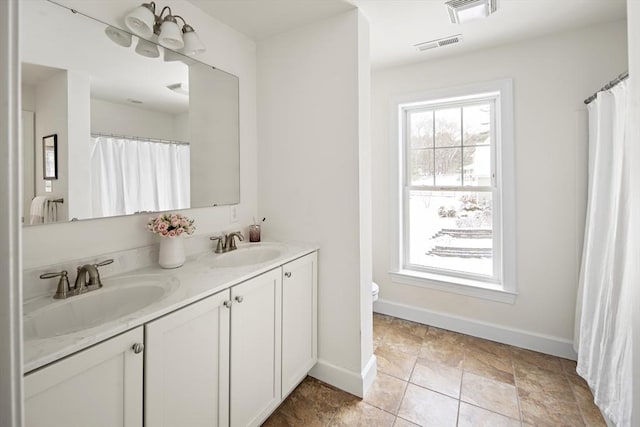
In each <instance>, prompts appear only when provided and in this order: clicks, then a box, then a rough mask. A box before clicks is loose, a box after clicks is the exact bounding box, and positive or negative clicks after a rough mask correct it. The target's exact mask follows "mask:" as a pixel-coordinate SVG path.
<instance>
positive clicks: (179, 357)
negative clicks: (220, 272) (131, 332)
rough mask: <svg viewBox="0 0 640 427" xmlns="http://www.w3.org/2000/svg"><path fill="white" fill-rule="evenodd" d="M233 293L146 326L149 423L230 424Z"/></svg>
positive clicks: (174, 426) (166, 426)
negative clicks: (230, 324)
mask: <svg viewBox="0 0 640 427" xmlns="http://www.w3.org/2000/svg"><path fill="white" fill-rule="evenodd" d="M228 300H229V291H224V292H221V293H219V294H216V295H213V296H211V297H209V298H207V299H204V300H202V301H200V302H197V303H195V304H192V305H190V306H188V307H185V308H183V309H180V310H178V311H176V312H174V313H171V314H169V315H167V316H165V317H162V318H160V319H158V320H155V321H153V322H150V323H148V324H146V325H145V338H146V351H145V353H146V354H145V410H144V413H145V425H146V426H147V427H179V426H189V427H199V426H202V427H205V426H206V427H212V426H227V425H228V424H229V316H230V314H229V308H227V306H225V301H226V302H227V304H228V303H229V302H228Z"/></svg>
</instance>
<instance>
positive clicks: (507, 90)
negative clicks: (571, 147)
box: [389, 79, 517, 304]
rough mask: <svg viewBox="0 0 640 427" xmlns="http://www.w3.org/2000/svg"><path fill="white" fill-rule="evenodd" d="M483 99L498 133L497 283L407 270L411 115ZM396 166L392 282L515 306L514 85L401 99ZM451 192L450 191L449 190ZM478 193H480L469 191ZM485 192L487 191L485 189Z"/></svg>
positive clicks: (396, 104)
mask: <svg viewBox="0 0 640 427" xmlns="http://www.w3.org/2000/svg"><path fill="white" fill-rule="evenodd" d="M478 98H482V99H489V98H492V99H495V107H494V108H495V114H494V118H495V123H494V128H493V129H492V132H493V135H492V138H493V137H495V138H493V141H492V144H493V146H492V148H493V149H492V162H495V163H494V166H495V167H494V168H492V169H493V170H494V172H495V177H494V178H493V181H494V183H493V185H492V187H494V186H495V187H496V189H495V190H494V191H492V194H493V196H494V198H495V200H494V202H496V203H495V204H494V208H493V215H494V223H493V233H494V235H495V239H496V241H497V244H496V246H497V247H496V248H494V256H493V262H494V272H495V277H493V278H492V279H489V278H483V277H481V276H476V275H473V274H465V273H461V272H451V273H450V274H448V273H446V272H445V270H438V269H429V268H420V267H415V266H413V267H412V266H410V265H404V259H405V254H406V253H408V252H407V251H408V242H406V241H405V240H406V239H405V224H406V223H407V221H408V214H407V213H406V212H405V201H406V199H407V197H408V190H407V188H406V185H407V183H406V179H407V177H408V173H407V168H406V167H405V165H406V159H407V155H406V151H405V148H406V147H405V132H406V128H405V125H406V123H405V116H406V113H407V111H411V110H416V109H419V108H421V107H424V108H428V107H429V106H430V105H431V106H433V105H434V104H437V105H438V106H440V105H442V104H445V103H450V104H452V105H453V104H456V103H457V104H460V103H464V102H470V101H471V102H473V101H475V100H476V99H478ZM391 108H392V120H391V130H392V136H391V138H392V141H393V144H391V147H392V153H391V156H390V157H391V159H392V165H391V173H392V179H391V193H392V194H391V197H392V198H391V200H392V203H391V204H390V205H391V206H390V207H391V212H390V218H391V222H392V223H391V228H390V230H391V236H390V238H391V244H392V245H391V248H392V250H391V262H390V264H391V270H390V272H389V274H390V276H391V280H392V281H393V282H396V283H402V284H409V285H416V286H422V287H426V288H431V289H437V290H442V291H447V292H453V293H457V294H463V295H469V296H474V297H478V298H483V299H488V300H492V301H499V302H505V303H511V304H513V303H514V302H515V299H516V296H517V291H516V239H515V232H516V227H515V168H514V163H515V147H514V124H513V82H512V80H511V79H504V80H498V81H491V82H485V83H478V84H472V85H466V86H460V87H456V88H449V89H438V90H433V91H428V92H419V93H413V94H408V95H404V96H400V97H397V98H395V99H394V100H393V102H392V106H391ZM444 189H445V190H446V188H444ZM464 190H466V191H474V187H465V188H464ZM482 190H487V189H486V188H482Z"/></svg>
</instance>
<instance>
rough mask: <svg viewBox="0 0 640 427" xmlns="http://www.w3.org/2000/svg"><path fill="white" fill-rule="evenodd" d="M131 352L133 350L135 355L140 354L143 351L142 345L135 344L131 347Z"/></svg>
mask: <svg viewBox="0 0 640 427" xmlns="http://www.w3.org/2000/svg"><path fill="white" fill-rule="evenodd" d="M131 350H133V352H134V353H135V354H140V353H142V351H143V350H144V344H142V343H139V342H137V343H135V344H134V345H133V346H132V347H131Z"/></svg>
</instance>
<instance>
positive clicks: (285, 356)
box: [282, 252, 318, 398]
mask: <svg viewBox="0 0 640 427" xmlns="http://www.w3.org/2000/svg"><path fill="white" fill-rule="evenodd" d="M317 264H318V254H317V253H316V252H314V253H312V254H309V255H307V256H304V257H302V258H299V259H297V260H295V261H292V262H290V263H288V264H285V265H284V266H283V267H282V270H283V278H282V398H284V397H285V396H286V395H287V394H289V393H290V392H291V391H292V390H293V389H294V388H295V386H296V385H298V383H299V382H300V381H301V380H302V379H304V377H305V376H306V375H307V372H309V370H310V369H311V368H312V367H313V365H315V364H316V362H317V361H318V345H317V343H318V337H317V330H318V310H317V300H318V297H317V295H318V281H317V269H318V265H317Z"/></svg>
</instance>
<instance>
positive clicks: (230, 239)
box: [224, 231, 244, 252]
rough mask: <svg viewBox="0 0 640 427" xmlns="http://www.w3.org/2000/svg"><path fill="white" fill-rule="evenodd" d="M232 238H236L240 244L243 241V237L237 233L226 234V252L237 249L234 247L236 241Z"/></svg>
mask: <svg viewBox="0 0 640 427" xmlns="http://www.w3.org/2000/svg"><path fill="white" fill-rule="evenodd" d="M234 237H238V240H240V241H241V242H242V241H243V240H244V236H243V235H242V233H241V232H239V231H234V232H233V233H229V234H227V237H226V239H225V241H224V246H225V247H226V248H227V252H229V251H234V250H236V249H238V247H237V246H236V239H234Z"/></svg>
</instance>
